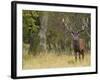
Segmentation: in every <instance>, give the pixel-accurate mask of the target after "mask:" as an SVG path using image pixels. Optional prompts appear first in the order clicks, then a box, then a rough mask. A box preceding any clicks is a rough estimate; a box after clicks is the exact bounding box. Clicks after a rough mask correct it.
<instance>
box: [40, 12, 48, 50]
mask: <svg viewBox="0 0 100 80" xmlns="http://www.w3.org/2000/svg"><path fill="white" fill-rule="evenodd" d="M47 24H48V13H47V12H42V14H41V16H40V32H39V36H40V50H41V51H46V50H47V45H46V32H47Z"/></svg>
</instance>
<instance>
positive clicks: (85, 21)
mask: <svg viewBox="0 0 100 80" xmlns="http://www.w3.org/2000/svg"><path fill="white" fill-rule="evenodd" d="M83 24H84V26H85V27H86V33H87V35H88V36H89V37H90V33H89V32H88V30H87V28H88V27H89V18H86V19H84V20H83Z"/></svg>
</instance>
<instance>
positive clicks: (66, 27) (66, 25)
mask: <svg viewBox="0 0 100 80" xmlns="http://www.w3.org/2000/svg"><path fill="white" fill-rule="evenodd" d="M62 22H63V25H64V26H65V29H66V30H67V31H68V32H72V28H71V27H70V29H69V28H68V26H69V25H68V23H65V19H64V18H62Z"/></svg>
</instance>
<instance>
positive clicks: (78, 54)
mask: <svg viewBox="0 0 100 80" xmlns="http://www.w3.org/2000/svg"><path fill="white" fill-rule="evenodd" d="M78 56H79V60H81V54H80V52H79V53H78Z"/></svg>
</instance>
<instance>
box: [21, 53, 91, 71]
mask: <svg viewBox="0 0 100 80" xmlns="http://www.w3.org/2000/svg"><path fill="white" fill-rule="evenodd" d="M90 60H91V59H90V54H86V55H85V59H84V60H82V61H79V60H78V61H77V62H76V61H75V59H74V56H73V55H65V54H63V55H59V56H58V55H56V54H53V53H49V54H46V53H41V54H39V55H37V56H32V55H28V54H24V55H23V62H22V64H23V65H22V68H23V69H36V68H38V69H39V68H60V67H82V66H90V64H91V62H90Z"/></svg>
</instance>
